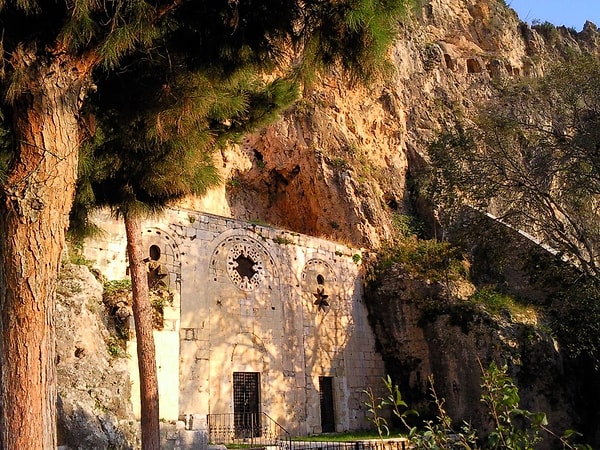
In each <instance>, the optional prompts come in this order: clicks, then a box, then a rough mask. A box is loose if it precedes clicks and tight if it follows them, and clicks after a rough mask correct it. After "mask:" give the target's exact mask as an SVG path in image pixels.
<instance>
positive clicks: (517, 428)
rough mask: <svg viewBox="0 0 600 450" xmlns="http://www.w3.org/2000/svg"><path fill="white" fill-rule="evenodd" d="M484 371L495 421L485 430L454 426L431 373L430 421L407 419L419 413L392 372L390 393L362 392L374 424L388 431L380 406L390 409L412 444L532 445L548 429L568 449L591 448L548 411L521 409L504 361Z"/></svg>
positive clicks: (487, 449) (434, 448)
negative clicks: (417, 423) (433, 411)
mask: <svg viewBox="0 0 600 450" xmlns="http://www.w3.org/2000/svg"><path fill="white" fill-rule="evenodd" d="M482 374H483V375H482V384H481V388H482V393H481V402H482V403H483V404H484V405H485V406H486V409H487V412H488V414H489V417H490V420H491V423H492V429H491V431H490V432H489V433H487V435H484V434H483V433H481V432H480V431H478V430H477V429H475V428H473V427H472V426H471V425H470V424H468V423H463V424H462V425H461V427H460V429H458V430H457V429H455V428H454V426H453V421H452V418H451V417H450V416H449V415H448V413H447V412H446V409H445V408H444V403H445V402H444V399H442V398H440V397H439V396H438V395H437V393H436V391H435V385H434V379H433V376H430V377H429V379H428V380H429V385H430V389H431V395H432V399H433V403H434V404H435V406H436V408H437V417H436V420H435V421H433V420H429V421H426V422H425V423H424V426H423V427H422V428H418V427H413V426H411V425H409V424H408V422H407V420H406V418H407V417H408V416H411V415H414V414H416V412H415V411H412V410H409V409H408V405H407V404H406V402H405V401H404V400H403V398H402V395H401V393H400V390H399V389H398V386H397V385H395V384H393V383H392V380H391V378H390V376H389V375H388V377H387V378H386V379H384V384H385V387H386V389H387V393H388V394H387V396H386V397H385V398H381V397H376V396H375V395H374V394H373V391H372V389H371V388H369V389H367V390H365V391H363V392H364V393H365V394H366V395H367V400H366V402H365V406H366V407H367V411H368V412H369V414H370V416H369V417H368V419H369V421H370V422H371V423H373V424H374V425H375V427H376V428H377V430H378V432H379V436H380V437H383V435H384V433H385V435H386V436H387V435H389V428H388V422H387V420H386V419H385V418H384V417H382V410H383V409H384V407H389V408H391V409H392V411H393V413H394V415H395V416H396V417H398V418H399V419H400V421H401V423H402V424H403V425H404V426H405V428H406V429H407V431H408V439H409V440H410V443H411V444H412V445H413V446H414V447H415V448H417V449H431V450H442V449H443V450H446V449H464V450H534V449H535V448H537V447H536V446H537V444H540V443H542V442H543V441H544V434H545V435H550V436H552V437H553V438H556V439H558V440H559V441H560V444H561V445H562V447H563V448H564V449H573V450H574V449H582V450H584V449H586V450H591V447H589V446H588V445H582V444H575V443H573V442H572V440H571V439H572V438H575V437H577V436H578V433H576V432H575V431H573V430H567V431H565V433H564V434H563V435H562V436H558V435H556V434H555V433H553V432H552V431H551V430H550V429H549V428H548V421H547V419H546V414H544V413H532V412H531V411H528V410H525V409H521V408H520V407H519V402H520V397H519V390H518V387H517V386H516V385H515V384H514V383H513V381H512V379H511V378H510V377H509V376H508V367H507V366H506V365H502V366H498V365H497V364H496V363H494V362H492V363H491V364H490V365H489V366H488V368H487V369H484V368H483V367H482Z"/></svg>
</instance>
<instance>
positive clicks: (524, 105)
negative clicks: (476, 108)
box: [429, 57, 600, 279]
mask: <svg viewBox="0 0 600 450" xmlns="http://www.w3.org/2000/svg"><path fill="white" fill-rule="evenodd" d="M429 150H430V155H431V162H432V167H433V171H434V178H435V180H436V181H435V183H436V185H435V195H434V198H435V199H436V201H437V203H438V204H440V205H442V208H444V207H448V206H452V205H455V206H456V205H469V206H471V207H474V208H476V209H479V210H482V211H486V212H488V213H491V214H493V215H494V216H496V217H498V218H499V219H500V220H502V221H504V222H505V223H508V224H510V225H512V226H514V227H515V228H517V229H523V230H525V231H527V232H529V233H531V234H532V235H533V236H535V237H536V238H538V239H540V241H541V242H542V243H543V244H546V245H548V246H549V247H551V248H552V249H554V250H555V251H557V252H558V253H559V254H560V255H562V256H563V257H564V258H566V259H568V260H569V261H570V262H571V263H573V264H574V265H576V266H577V267H578V268H579V269H581V270H582V271H583V272H584V273H586V274H588V275H590V276H592V277H593V278H595V279H600V227H599V226H598V224H599V223H600V61H598V59H596V58H592V57H580V58H579V59H577V60H574V61H570V62H569V63H568V64H562V65H557V66H555V67H553V68H552V69H551V70H550V71H549V72H548V74H547V75H546V76H545V77H544V78H542V79H536V80H531V79H529V80H520V81H519V82H517V83H514V82H510V83H506V84H505V85H503V86H501V87H500V88H499V90H498V92H497V95H496V96H495V98H494V100H493V101H492V102H491V103H490V105H489V107H488V108H487V110H486V111H485V112H484V113H482V114H481V115H480V116H479V117H478V118H477V119H476V121H475V122H474V123H470V124H464V123H463V124H459V125H457V126H456V128H455V130H452V131H450V132H448V133H444V134H442V135H441V136H440V137H439V138H438V139H437V140H436V141H435V142H433V143H432V144H431V146H430V149H429Z"/></svg>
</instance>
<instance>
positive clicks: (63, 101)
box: [0, 58, 85, 450]
mask: <svg viewBox="0 0 600 450" xmlns="http://www.w3.org/2000/svg"><path fill="white" fill-rule="evenodd" d="M32 60H33V58H32ZM32 60H30V61H29V62H30V63H31V61H32ZM62 62H63V63H64V62H65V61H62ZM26 63H27V61H25V62H24V64H26ZM27 69H28V71H27V74H28V75H29V76H30V78H29V85H28V86H27V87H26V89H25V90H24V92H26V93H25V94H23V95H21V96H20V97H19V99H18V100H17V103H15V104H14V105H13V116H12V117H13V126H14V133H15V136H14V138H15V147H14V149H15V158H14V161H13V163H12V165H11V170H10V172H9V174H8V180H7V183H6V184H5V185H4V186H3V189H2V193H1V196H0V233H1V234H0V235H1V238H0V371H1V379H0V411H1V412H0V448H2V449H10V450H14V449H28V450H29V449H38V448H39V449H52V448H56V369H55V346H54V339H55V335H54V295H55V288H56V281H57V278H58V271H59V264H60V260H61V254H62V250H63V248H64V243H65V231H66V228H67V226H68V214H69V210H70V208H71V204H72V200H73V195H74V190H75V182H76V176H77V163H78V145H79V126H78V122H77V114H78V110H79V106H80V98H81V93H82V92H83V89H84V82H85V80H84V78H85V76H83V75H82V73H81V72H78V71H77V69H76V68H75V67H73V66H68V65H67V67H65V66H64V65H60V64H59V63H58V62H56V63H54V64H48V65H44V64H43V63H40V62H39V61H35V62H33V63H32V64H30V65H29V67H28V68H27Z"/></svg>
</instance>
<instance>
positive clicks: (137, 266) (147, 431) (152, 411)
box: [125, 213, 160, 450]
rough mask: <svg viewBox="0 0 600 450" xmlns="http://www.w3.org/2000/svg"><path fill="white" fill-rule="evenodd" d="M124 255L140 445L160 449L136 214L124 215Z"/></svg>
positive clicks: (145, 282) (150, 332)
mask: <svg viewBox="0 0 600 450" xmlns="http://www.w3.org/2000/svg"><path fill="white" fill-rule="evenodd" d="M125 231H126V233H127V255H128V257H129V273H130V275H131V286H132V289H133V318H134V321H135V335H136V339H137V354H138V370H139V373H140V400H141V416H142V417H141V419H142V448H143V449H144V450H159V449H160V428H159V411H158V377H157V372H156V354H155V349H154V335H153V327H152V305H151V304H150V297H149V293H148V274H147V268H146V263H145V262H144V249H143V247H142V228H141V224H140V220H139V217H137V216H136V215H135V214H128V213H126V214H125Z"/></svg>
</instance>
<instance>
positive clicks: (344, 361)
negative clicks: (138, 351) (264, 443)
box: [84, 210, 384, 435]
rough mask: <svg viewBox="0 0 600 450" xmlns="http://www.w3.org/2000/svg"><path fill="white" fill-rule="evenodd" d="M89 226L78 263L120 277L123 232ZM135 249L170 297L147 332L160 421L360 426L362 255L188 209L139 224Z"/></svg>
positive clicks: (305, 430) (364, 343) (364, 348)
mask: <svg viewBox="0 0 600 450" xmlns="http://www.w3.org/2000/svg"><path fill="white" fill-rule="evenodd" d="M98 222H99V223H100V225H101V226H102V228H103V229H104V231H105V233H104V234H103V235H102V237H101V239H96V240H89V241H87V242H86V245H85V250H84V251H85V256H86V257H87V258H89V259H92V260H94V261H96V263H97V266H98V269H99V270H100V271H101V272H103V273H104V275H106V276H107V277H108V278H109V279H121V278H126V277H127V270H126V264H127V262H126V257H125V244H126V242H125V234H124V230H123V226H122V225H121V224H119V223H118V222H114V221H113V220H111V219H110V217H109V216H108V215H106V216H99V217H98ZM143 242H144V245H145V246H146V247H147V248H148V253H149V258H148V259H149V261H151V262H152V264H153V266H152V267H153V270H155V269H156V267H159V268H160V273H161V274H163V276H164V277H165V278H164V281H165V283H166V284H167V285H168V288H169V289H170V290H171V291H172V293H173V301H172V304H170V305H167V306H166V307H165V308H164V327H163V329H162V330H160V331H159V330H157V331H155V342H156V347H157V365H158V375H159V389H160V410H161V416H162V418H163V419H165V420H177V419H181V418H182V417H184V418H186V426H187V427H189V428H191V429H202V428H203V427H205V426H206V423H207V415H208V414H209V413H210V414H226V415H229V414H233V413H237V412H242V410H243V412H246V409H247V408H251V409H252V412H257V413H266V414H268V415H269V416H270V417H271V418H273V419H274V420H275V421H277V422H278V423H279V424H280V425H282V426H283V427H284V428H286V429H287V430H289V431H290V432H291V433H292V434H294V435H303V434H313V433H321V432H325V431H344V430H356V429H362V428H365V427H367V426H368V422H367V420H366V417H365V408H364V406H363V403H364V400H365V399H364V396H363V390H364V389H365V388H367V387H373V388H375V389H376V390H378V389H380V388H381V384H382V381H381V380H382V377H383V376H384V365H383V361H382V358H381V356H380V354H379V353H377V352H376V350H375V338H374V335H373V332H372V330H371V328H370V326H369V324H368V321H367V311H366V308H365V305H364V303H363V291H362V280H361V268H360V258H359V257H358V256H357V255H360V251H358V250H356V249H352V248H349V247H348V246H345V245H342V244H336V243H333V242H329V241H325V240H323V239H317V238H313V237H310V236H305V235H300V234H297V233H291V232H288V231H284V230H278V229H275V228H271V227H267V226H259V225H254V224H249V223H245V222H241V221H237V220H234V219H229V218H224V217H218V216H212V215H209V214H204V213H198V212H195V211H190V210H169V211H167V212H166V214H165V215H164V216H163V217H162V218H160V219H159V220H154V221H149V222H147V223H145V224H144V228H143ZM129 344H130V345H129V353H130V355H131V360H130V366H131V370H130V376H131V379H132V383H133V384H134V386H133V390H132V391H133V392H134V393H137V392H138V386H139V381H138V379H137V368H136V364H137V359H136V357H135V342H134V341H132V342H130V343H129ZM132 400H133V403H134V409H135V408H137V411H138V413H139V397H138V396H137V394H134V398H133V399H132Z"/></svg>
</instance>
